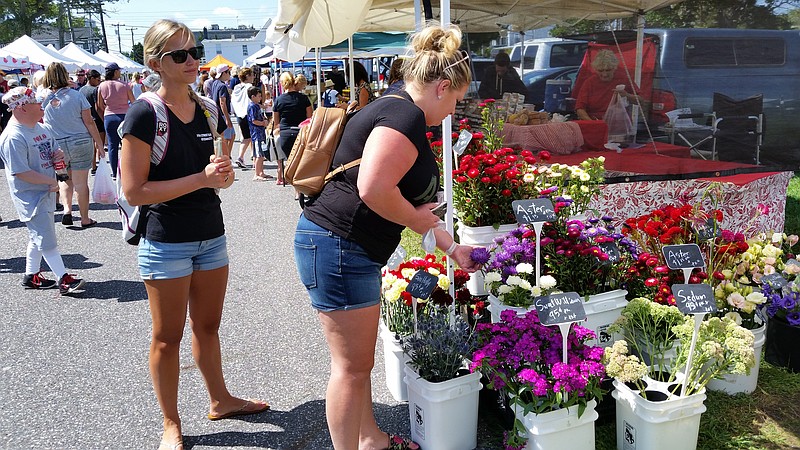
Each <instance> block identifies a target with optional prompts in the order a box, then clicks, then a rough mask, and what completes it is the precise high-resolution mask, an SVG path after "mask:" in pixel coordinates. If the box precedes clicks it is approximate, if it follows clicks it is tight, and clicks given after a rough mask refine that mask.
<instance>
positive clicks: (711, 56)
mask: <svg viewBox="0 0 800 450" xmlns="http://www.w3.org/2000/svg"><path fill="white" fill-rule="evenodd" d="M645 34H646V36H649V37H652V38H654V39H655V41H656V44H657V46H658V53H657V60H656V72H655V75H654V80H653V92H652V94H651V96H650V98H651V99H652V101H653V103H652V110H651V113H650V115H649V118H650V119H649V120H648V122H649V123H650V125H651V129H653V130H655V129H657V128H658V125H660V124H659V123H658V121H659V118H660V119H661V120H665V116H664V114H663V113H665V112H667V111H669V110H671V109H675V108H691V110H692V113H710V112H712V109H713V108H712V103H713V98H714V93H721V94H724V95H726V96H728V97H731V98H733V99H736V100H741V99H745V98H748V97H751V96H754V95H759V94H760V95H763V113H764V133H763V144H762V146H761V160H762V161H766V162H778V163H784V164H786V163H791V164H796V163H798V162H800V117H798V113H800V32H798V31H796V30H795V31H778V30H744V29H720V28H680V29H647V30H645ZM616 35H617V39H618V40H631V39H633V38H634V37H635V32H630V31H627V32H617V33H616ZM579 38H583V39H587V40H591V41H595V42H600V43H613V38H612V37H611V35H610V34H608V33H598V34H592V35H584V36H580V37H579Z"/></svg>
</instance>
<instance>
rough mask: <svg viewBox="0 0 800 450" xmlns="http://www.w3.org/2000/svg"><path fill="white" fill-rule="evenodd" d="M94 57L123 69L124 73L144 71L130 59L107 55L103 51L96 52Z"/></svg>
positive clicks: (115, 54)
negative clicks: (113, 63)
mask: <svg viewBox="0 0 800 450" xmlns="http://www.w3.org/2000/svg"><path fill="white" fill-rule="evenodd" d="M94 56H95V57H97V58H100V59H103V60H105V61H108V62H109V63H111V62H115V63H117V65H118V66H119V67H120V68H121V69H124V70H125V71H126V72H136V71H141V70H144V68H145V67H144V66H143V65H141V64H139V63H137V62H136V61H133V60H131V59H130V58H128V57H126V56H123V55H120V54H117V53H108V52H106V51H104V50H98V51H96V52H95V54H94Z"/></svg>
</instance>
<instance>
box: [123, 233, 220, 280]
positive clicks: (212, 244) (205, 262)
mask: <svg viewBox="0 0 800 450" xmlns="http://www.w3.org/2000/svg"><path fill="white" fill-rule="evenodd" d="M227 265H228V249H227V240H226V239H225V235H222V236H220V237H218V238H214V239H209V240H207V241H196V242H157V241H149V240H147V239H145V238H142V240H141V241H140V242H139V275H140V276H141V277H142V279H144V280H169V279H173V278H181V277H185V276H187V275H191V274H192V272H194V271H196V270H214V269H219V268H220V267H225V266H227Z"/></svg>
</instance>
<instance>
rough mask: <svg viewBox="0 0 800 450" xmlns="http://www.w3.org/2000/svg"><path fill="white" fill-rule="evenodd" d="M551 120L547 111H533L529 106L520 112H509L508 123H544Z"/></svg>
mask: <svg viewBox="0 0 800 450" xmlns="http://www.w3.org/2000/svg"><path fill="white" fill-rule="evenodd" d="M549 122H550V114H548V113H547V112H545V111H533V110H531V109H528V108H527V107H524V108H522V109H521V110H520V111H519V112H516V113H514V114H509V115H508V119H507V120H506V123H510V124H512V125H542V124H545V123H549Z"/></svg>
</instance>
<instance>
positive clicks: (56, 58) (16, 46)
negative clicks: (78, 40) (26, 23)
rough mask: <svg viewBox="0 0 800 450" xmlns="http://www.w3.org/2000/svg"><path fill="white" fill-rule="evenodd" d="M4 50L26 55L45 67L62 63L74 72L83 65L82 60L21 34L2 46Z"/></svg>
mask: <svg viewBox="0 0 800 450" xmlns="http://www.w3.org/2000/svg"><path fill="white" fill-rule="evenodd" d="M3 50H4V51H8V52H12V53H16V54H18V55H28V57H29V58H30V61H31V62H32V63H34V64H40V65H42V66H45V67H47V66H48V65H49V64H50V63H52V62H60V63H62V64H64V67H66V68H67V70H68V71H69V72H75V71H77V70H78V69H80V68H82V67H83V64H84V63H83V62H81V61H77V60H75V59H72V58H70V57H68V56H66V55H62V54H61V53H58V52H57V51H53V50H50V49H49V48H47V47H45V46H44V45H42V44H40V43H39V42H37V41H35V40H34V39H32V38H31V37H29V36H28V35H22V36H21V37H19V38H18V39H17V40H16V41H14V42H12V43H10V44H8V45H6V46H5V47H3Z"/></svg>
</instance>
